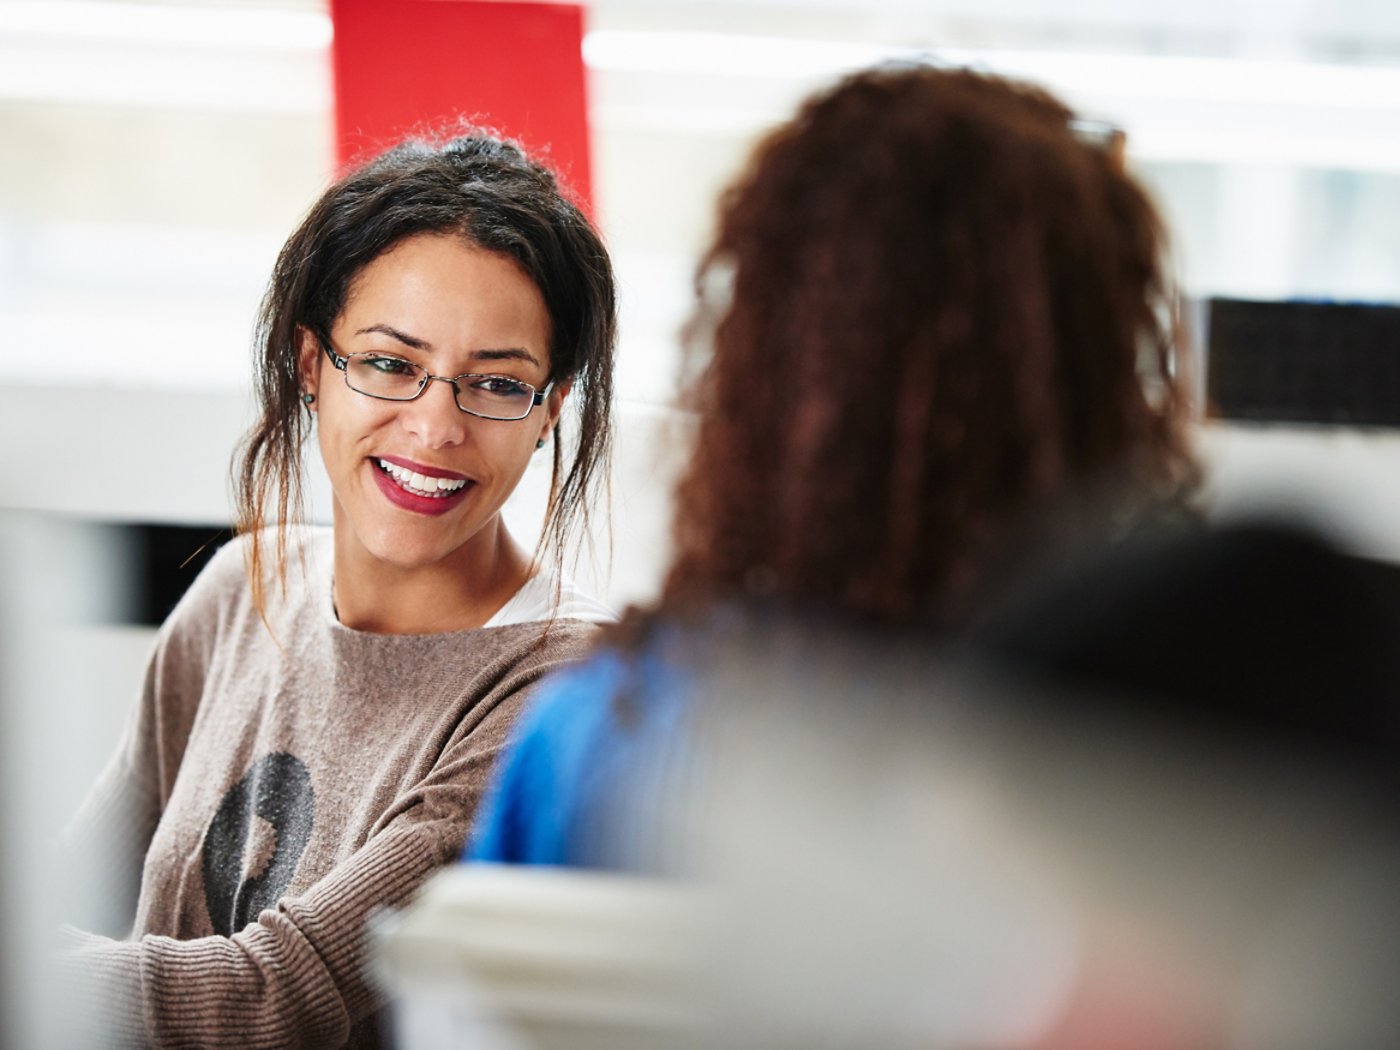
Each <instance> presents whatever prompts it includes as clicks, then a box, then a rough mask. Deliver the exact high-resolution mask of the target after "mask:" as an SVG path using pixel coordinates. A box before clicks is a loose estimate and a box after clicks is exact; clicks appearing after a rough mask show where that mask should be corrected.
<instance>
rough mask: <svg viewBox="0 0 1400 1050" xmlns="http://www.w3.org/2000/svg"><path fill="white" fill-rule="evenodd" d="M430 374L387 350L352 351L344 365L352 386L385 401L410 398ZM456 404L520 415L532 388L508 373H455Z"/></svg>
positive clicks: (495, 415) (483, 412) (478, 411)
mask: <svg viewBox="0 0 1400 1050" xmlns="http://www.w3.org/2000/svg"><path fill="white" fill-rule="evenodd" d="M430 378H441V379H445V378H446V377H432V376H430V375H429V373H428V372H427V371H426V370H424V369H422V368H420V367H419V366H418V365H415V364H414V363H413V362H412V361H405V360H404V359H403V358H401V357H394V356H392V355H389V354H352V355H351V356H350V358H349V359H348V360H347V362H346V365H345V381H346V382H347V383H349V384H350V388H351V389H352V390H356V391H358V392H359V393H361V394H368V395H369V396H370V397H378V398H383V399H385V400H387V401H411V400H413V399H414V398H415V397H417V396H418V395H419V393H420V392H421V391H422V389H423V387H424V386H426V385H427V383H428V381H429V379H430ZM453 385H454V386H455V388H456V395H457V407H458V408H460V409H461V410H462V411H463V412H471V413H473V414H474V415H479V416H485V417H487V418H488V419H523V418H525V417H526V416H528V415H529V414H530V409H531V408H533V407H534V402H535V388H534V387H532V386H531V385H530V384H529V383H524V382H521V381H520V380H518V379H512V378H510V377H509V376H496V375H465V376H460V377H457V381H456V382H455V383H454V384H453Z"/></svg>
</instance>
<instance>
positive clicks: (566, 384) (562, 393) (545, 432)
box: [539, 379, 574, 441]
mask: <svg viewBox="0 0 1400 1050" xmlns="http://www.w3.org/2000/svg"><path fill="white" fill-rule="evenodd" d="M573 388H574V381H573V380H572V379H565V380H562V381H561V382H558V383H555V384H554V386H553V388H552V389H551V390H550V391H549V396H547V397H546V398H545V399H544V410H545V411H544V419H545V423H544V426H543V427H541V428H540V438H539V439H540V440H541V441H548V440H549V435H550V433H551V432H552V431H553V430H554V427H555V424H557V423H558V422H559V413H560V412H562V411H563V410H564V399H565V398H566V397H568V396H569V391H570V390H572V389H573Z"/></svg>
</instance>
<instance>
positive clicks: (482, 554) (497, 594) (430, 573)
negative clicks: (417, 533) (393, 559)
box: [333, 518, 530, 634]
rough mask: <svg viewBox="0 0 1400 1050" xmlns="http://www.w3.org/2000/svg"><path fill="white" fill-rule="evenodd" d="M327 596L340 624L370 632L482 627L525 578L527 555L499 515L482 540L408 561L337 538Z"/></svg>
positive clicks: (394, 632)
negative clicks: (436, 557) (437, 558)
mask: <svg viewBox="0 0 1400 1050" xmlns="http://www.w3.org/2000/svg"><path fill="white" fill-rule="evenodd" d="M341 535H342V532H341V530H340V529H337V530H336V543H335V576H334V585H333V596H334V600H335V613H336V616H337V618H338V619H339V620H340V622H341V623H342V624H344V625H345V626H346V627H349V628H352V629H353V630H357V631H369V632H371V633H374V634H440V633H444V632H447V631H464V630H468V629H470V628H473V627H480V626H481V625H482V624H484V623H485V622H486V621H487V620H489V619H490V618H491V617H492V616H493V615H495V613H496V612H497V611H498V610H499V609H500V608H501V606H502V605H504V604H505V603H506V602H507V601H509V600H510V598H511V597H512V596H513V595H514V594H515V592H516V591H518V590H519V589H520V587H521V586H522V585H523V584H524V583H525V581H526V580H527V579H528V578H529V573H530V559H529V558H528V557H527V556H526V554H525V552H524V551H523V550H521V548H520V546H519V544H517V543H516V542H515V540H514V539H513V538H512V537H511V535H510V533H509V532H507V531H506V528H505V525H504V524H503V523H501V521H500V519H499V518H497V519H496V522H495V524H494V527H491V528H490V531H489V533H488V535H486V536H482V537H480V540H481V542H479V543H470V544H466V545H464V546H463V547H462V548H461V549H460V550H458V551H457V552H455V553H454V554H453V555H452V556H451V557H450V558H448V559H445V560H443V561H441V562H437V563H434V564H433V565H429V566H424V567H421V568H411V569H406V568H403V567H401V566H397V565H392V564H390V563H388V562H384V561H379V560H376V559H373V558H370V557H368V556H366V555H365V552H364V550H363V548H361V547H359V546H358V545H354V544H350V543H342V542H340V539H341Z"/></svg>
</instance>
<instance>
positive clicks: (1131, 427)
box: [660, 66, 1194, 623]
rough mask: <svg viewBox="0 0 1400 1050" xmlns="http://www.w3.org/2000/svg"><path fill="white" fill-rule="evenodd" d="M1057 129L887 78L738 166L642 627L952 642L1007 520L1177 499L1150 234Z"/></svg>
mask: <svg viewBox="0 0 1400 1050" xmlns="http://www.w3.org/2000/svg"><path fill="white" fill-rule="evenodd" d="M1073 124H1074V114H1073V113H1072V112H1071V111H1070V110H1069V109H1068V108H1066V107H1065V106H1064V105H1063V104H1061V103H1060V102H1059V101H1058V100H1056V99H1055V98H1053V97H1052V96H1050V95H1049V94H1047V93H1045V92H1044V91H1041V90H1039V89H1036V88H1034V87H1031V86H1028V85H1025V84H1020V83H1016V82H1013V81H1009V80H1005V79H1000V78H997V77H993V76H986V75H981V74H978V73H974V72H971V71H967V70H962V69H944V68H934V67H931V66H913V67H910V66H900V67H894V66H885V67H880V68H877V69H874V70H869V71H864V72H860V73H857V74H854V75H852V76H849V77H847V78H846V79H844V80H843V81H841V82H840V83H838V84H837V85H836V86H834V87H833V88H831V89H829V90H827V91H825V92H823V93H821V94H819V95H817V96H815V97H814V98H812V99H811V100H809V101H808V102H807V103H806V104H805V105H804V106H803V107H802V108H801V109H800V111H799V112H798V113H797V115H796V116H795V118H794V119H792V120H791V121H790V122H788V123H787V124H785V125H783V126H781V127H780V128H778V129H777V130H775V131H774V132H772V133H771V134H770V135H769V136H768V137H767V138H766V139H765V140H764V141H763V142H762V143H761V144H760V146H759V147H758V149H757V150H756V152H755V154H754V155H753V157H752V159H751V161H750V163H749V165H748V167H747V169H746V171H745V172H744V173H743V174H742V176H741V177H740V178H739V179H738V181H737V182H736V183H735V184H734V185H733V186H732V187H731V188H730V189H729V190H728V191H727V192H726V194H725V195H724V196H723V198H722V199H721V202H720V211H719V222H718V229H717V233H716V235H715V239H714V242H713V244H712V246H711V247H710V248H709V250H708V252H707V253H706V254H705V256H704V257H703V259H702V261H701V263H700V266H699V269H698V272H697V278H696V288H697V294H698V297H699V301H698V305H697V307H696V311H695V313H694V315H693V317H692V320H691V324H690V326H689V329H688V332H689V335H688V344H689V351H690V352H691V353H692V354H695V353H700V354H705V355H707V356H708V362H707V364H706V367H705V370H704V372H703V375H702V376H701V378H700V381H699V383H698V385H697V388H696V389H695V391H694V395H693V396H694V398H695V407H696V408H697V409H698V412H699V427H698V436H697V441H696V445H695V448H694V452H693V455H692V457H691V459H690V462H689V466H688V468H687V469H686V471H685V472H684V474H683V477H682V480H681V483H680V485H679V488H678V490H677V502H676V512H675V513H676V517H675V524H674V540H675V556H674V560H673V563H672V567H671V570H670V572H669V575H668V577H667V579H666V581H665V584H664V587H663V591H662V596H661V600H660V607H661V608H663V609H667V610H669V611H672V612H678V613H684V612H685V611H686V610H692V611H699V610H701V609H704V608H706V607H709V606H711V605H713V604H714V603H715V602H728V601H734V600H741V599H744V598H752V597H755V596H757V597H761V598H763V599H765V600H766V601H769V602H772V603H773V604H776V605H778V606H780V607H786V608H795V609H798V610H803V611H811V610H820V609H830V610H835V611H837V612H839V613H842V614H845V615H854V616H855V617H857V618H862V619H868V620H873V621H875V622H884V623H900V622H909V621H911V620H913V619H915V618H918V619H924V618H929V617H931V618H934V619H940V618H943V617H948V616H955V615H957V614H958V613H959V611H960V610H961V609H962V608H963V606H964V604H965V603H966V601H967V600H968V597H969V595H970V593H971V592H972V590H973V588H974V585H975V584H976V583H978V582H979V580H980V579H981V578H982V577H983V576H984V575H985V570H986V568H987V563H988V559H989V558H990V556H991V555H992V554H994V553H995V552H996V551H997V550H998V549H999V547H1000V546H1002V545H1003V544H1004V543H1005V542H1006V539H1007V536H1008V533H1009V532H1010V530H1011V529H1013V528H1015V527H1016V526H1017V525H1018V524H1019V523H1020V521H1021V520H1023V519H1024V518H1025V516H1026V514H1027V512H1030V511H1032V510H1034V509H1035V508H1037V507H1040V506H1042V505H1046V504H1048V503H1050V502H1052V501H1053V500H1054V499H1056V498H1057V497H1062V496H1064V495H1066V494H1067V493H1070V492H1071V491H1080V490H1084V489H1087V488H1088V487H1089V486H1093V487H1094V488H1095V489H1096V490H1102V489H1104V488H1111V490H1112V491H1113V493H1114V494H1115V497H1116V499H1117V500H1118V501H1119V503H1120V505H1121V504H1123V503H1131V504H1135V505H1138V506H1141V505H1143V503H1144V502H1145V501H1151V500H1154V499H1155V498H1156V497H1159V496H1162V495H1166V494H1170V493H1175V492H1179V491H1181V490H1182V488H1183V486H1184V485H1186V484H1187V483H1188V482H1189V480H1190V479H1192V478H1193V477H1194V468H1193V466H1192V461H1191V457H1190V455H1189V452H1188V449H1187V444H1186V440H1185V436H1184V433H1183V424H1184V407H1185V404H1186V399H1185V396H1184V390H1183V384H1182V381H1181V378H1180V376H1179V375H1178V374H1177V371H1176V370H1177V368H1178V363H1177V362H1178V356H1179V354H1178V352H1179V350H1180V342H1179V337H1178V331H1179V329H1178V326H1177V314H1178V309H1177V297H1176V294H1175V291H1174V289H1173V288H1172V287H1171V285H1170V284H1169V282H1168V280H1167V278H1166V275H1165V273H1164V270H1163V259H1162V257H1163V253H1164V243H1165V240H1164V238H1165V234H1164V229H1163V226H1162V223H1161V221H1160V219H1159V217H1158V214H1157V212H1156V210H1155V208H1154V207H1153V205H1152V203H1151V202H1150V201H1149V199H1148V197H1147V196H1146V194H1145V193H1144V191H1143V189H1142V188H1141V187H1140V186H1139V184H1138V183H1137V182H1136V181H1134V179H1133V178H1131V177H1130V176H1129V175H1128V174H1127V173H1126V172H1125V171H1124V170H1123V168H1122V164H1121V158H1115V156H1114V155H1113V153H1112V152H1111V151H1110V150H1107V149H1105V148H1103V146H1102V145H1101V144H1100V145H1096V144H1094V143H1091V142H1088V141H1086V138H1085V136H1083V135H1081V134H1077V133H1076V131H1075V128H1074V126H1073Z"/></svg>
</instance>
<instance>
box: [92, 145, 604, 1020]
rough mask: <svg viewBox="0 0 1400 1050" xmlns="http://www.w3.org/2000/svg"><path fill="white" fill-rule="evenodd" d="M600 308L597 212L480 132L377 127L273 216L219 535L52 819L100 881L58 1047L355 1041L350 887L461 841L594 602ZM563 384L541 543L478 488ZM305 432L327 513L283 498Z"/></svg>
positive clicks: (412, 881) (580, 639)
mask: <svg viewBox="0 0 1400 1050" xmlns="http://www.w3.org/2000/svg"><path fill="white" fill-rule="evenodd" d="M614 331H615V308H614V291H613V279H612V271H611V267H610V264H609V261H608V257H607V253H606V251H605V249H604V248H603V245H602V243H601V241H600V239H599V238H598V235H597V233H596V232H595V231H594V230H593V228H592V227H591V225H590V224H589V223H588V221H587V219H586V218H584V216H583V215H582V214H581V213H580V212H579V211H578V209H577V208H576V207H575V206H574V205H573V204H572V203H571V202H570V201H569V200H568V199H567V198H566V197H565V196H564V195H563V194H562V193H561V191H560V190H559V188H558V186H557V185H556V183H555V181H554V178H553V177H552V176H551V175H550V174H549V173H548V172H547V171H546V170H545V169H543V168H542V167H540V166H539V165H537V164H535V163H534V162H532V161H531V160H529V159H528V158H527V157H526V156H525V155H524V154H523V153H522V152H521V151H520V150H519V149H518V148H517V147H516V146H515V145H513V144H511V143H508V142H503V141H501V140H499V139H496V138H494V137H491V136H488V135H484V134H470V135H466V136H463V137H459V138H455V139H452V140H450V141H447V142H445V143H440V144H429V143H421V142H410V143H406V144H404V145H401V146H399V147H397V148H396V149H394V150H391V151H390V152H389V153H387V154H385V155H384V156H382V157H380V158H378V159H376V160H374V161H372V162H371V163H369V164H368V165H367V166H365V167H363V168H361V169H359V170H357V171H353V172H351V173H350V174H348V175H346V176H345V177H344V178H343V179H341V180H340V181H339V182H337V183H336V184H335V185H333V186H332V187H331V188H330V189H329V190H327V191H326V193H325V194H324V195H323V196H322V198H321V199H320V200H319V201H318V202H317V204H316V205H315V206H314V207H313V208H312V210H311V211H310V213H309V214H308V215H307V218H306V219H305V221H304V222H303V223H302V225H301V226H300V228H298V230H297V231H296V232H295V233H293V235H292V236H291V238H290V239H289V240H288V242H287V244H286V246H285V247H284V248H283V250H282V253H281V255H280V256H279V258H278V262H277V266H276V269H275V271H274V273H273V277H272V281H271V283H270V286H269V289H268V293H267V296H266V298H265V300H264V303H263V309H262V316H261V324H260V333H261V347H260V351H259V356H258V360H257V370H258V371H257V388H258V393H259V400H260V405H261V414H260V418H259V420H258V422H257V423H256V425H255V426H254V427H253V429H252V431H251V432H250V434H249V436H248V439H247V442H246V444H245V447H244V448H243V450H242V453H241V456H240V458H239V461H238V471H237V478H238V483H239V488H238V498H239V511H240V525H241V529H240V531H241V533H242V535H241V537H240V539H239V540H238V541H236V542H235V543H232V544H230V545H228V547H226V548H225V549H224V550H223V551H221V552H220V553H219V555H218V556H216V557H215V559H214V560H213V561H212V562H211V563H210V565H209V567H208V568H207V569H206V570H205V571H204V572H203V573H202V574H201V575H200V577H199V579H198V580H196V582H195V584H194V585H193V586H192V587H191V588H190V590H189V592H188V593H187V595H186V596H185V598H184V599H183V600H182V601H181V602H180V604H179V606H177V608H176V609H175V611H174V612H173V613H172V614H171V616H170V618H169V620H167V621H166V623H165V625H164V626H163V627H162V629H161V631H160V634H159V636H158V638H157V642H156V647H155V652H154V654H153V656H152V658H151V662H150V665H149V668H148V671H147V676H146V681H145V686H144V689H143V691H142V694H141V697H140V701H139V703H138V705H137V708H136V711H135V713H134V715H133V717H132V719H131V721H130V723H129V727H128V731H127V733H126V736H125V739H124V741H123V743H122V745H121V747H120V749H119V751H118V754H117V755H116V756H115V757H114V758H113V760H112V762H111V763H110V765H109V767H108V769H107V770H106V772H105V773H104V774H103V776H102V778H101V780H100V781H99V782H98V784H97V785H96V787H95V788H94V789H93V791H92V793H91V795H90V796H89V798H88V800H87V802H86V803H85V804H84V807H83V809H82V810H81V811H80V813H79V815H78V816H77V818H75V820H74V822H73V823H72V825H71V826H70V827H69V828H68V829H67V832H66V840H67V844H68V846H69V848H70V849H71V850H72V851H73V853H74V855H75V856H74V862H75V864H81V865H83V869H82V870H86V871H91V872H101V873H102V882H103V884H104V887H115V891H114V892H113V894H112V896H113V900H111V901H110V902H107V903H109V904H110V905H111V907H110V908H109V909H108V914H107V915H105V916H103V917H102V920H101V921H98V920H93V921H89V922H85V923H84V926H85V928H84V929H79V928H77V927H76V926H75V927H72V928H69V929H68V930H67V931H66V935H67V936H68V938H70V940H71V942H72V943H71V946H70V948H69V949H68V950H67V951H66V953H65V963H66V965H67V966H68V967H69V968H70V970H71V978H72V989H73V994H74V996H76V997H77V998H78V1000H79V1001H80V1002H81V1003H82V1004H83V1009H81V1010H78V1011H74V1015H75V1016H76V1017H80V1018H82V1022H81V1023H82V1024H83V1025H84V1026H85V1028H84V1030H83V1031H82V1032H79V1033H74V1045H96V1044H99V1043H108V1042H111V1043H117V1044H120V1045H127V1044H139V1045H150V1046H175V1045H181V1046H184V1045H200V1046H219V1045H229V1046H240V1047H253V1046H288V1045H298V1046H342V1045H352V1046H372V1045H377V1043H378V1042H379V1037H378V1026H377V1020H376V1016H375V1014H376V1008H377V1005H378V1000H377V995H376V991H375V989H374V987H373V985H372V983H371V982H370V980H369V978H368V976H367V974H366V973H365V969H364V962H365V958H364V930H365V921H366V917H367V916H368V914H369V912H370V911H371V910H373V909H375V908H377V907H381V906H394V905H397V904H400V903H402V902H403V901H404V900H405V899H406V898H407V896H408V895H409V894H410V893H412V892H413V890H414V889H416V888H417V886H418V885H419V883H421V881H422V880H423V879H424V878H425V877H426V875H427V874H428V873H429V872H430V871H432V870H433V869H434V868H436V867H437V866H439V865H441V864H443V863H444V862H446V861H447V860H449V859H450V858H451V857H452V856H453V855H454V854H455V853H456V852H457V851H458V850H460V848H461V845H462V841H463V839H464V838H465V835H466V829H467V827H468V825H469V822H470V820H471V817H472V814H473V811H474V809H475V807H476V802H477V799H478V797H479V796H480V795H481V793H482V791H483V789H484V786H485V779H486V776H487V774H488V772H489V770H490V768H491V766H492V763H493V761H494V758H495V756H496V754H497V752H498V751H499V750H500V749H501V747H502V746H503V744H504V741H505V738H506V734H507V732H508V730H509V728H510V726H511V723H512V721H513V719H514V716H515V714H516V713H517V711H518V710H519V709H520V707H521V704H522V700H523V697H524V695H525V694H526V692H527V691H528V690H529V689H530V687H532V686H533V684H534V683H535V681H536V680H537V679H539V678H540V677H541V676H542V675H544V674H545V673H547V672H548V671H549V670H551V669H552V668H555V667H557V666H559V665H560V664H561V663H563V662H565V661H567V660H570V659H572V658H574V657H576V656H578V655H580V654H581V652H582V650H583V649H584V647H585V646H586V645H587V644H588V643H589V641H590V640H591V636H592V634H593V632H594V630H595V627H596V624H597V622H599V621H602V620H606V619H609V618H610V617H611V614H610V612H609V611H608V610H607V609H606V608H605V607H603V606H602V605H601V604H599V603H598V602H596V601H594V600H592V599H591V598H589V597H588V596H587V595H585V594H582V593H581V592H579V591H578V590H577V589H576V588H575V587H574V586H573V585H572V584H571V582H570V581H569V580H568V579H567V578H566V577H565V576H564V574H563V573H562V569H561V567H560V557H561V556H562V551H563V549H564V546H565V543H566V541H567V538H568V536H569V534H570V531H571V529H572V528H573V527H574V526H575V525H577V524H579V523H584V524H586V520H587V510H588V505H589V498H590V495H591V490H592V486H593V480H594V478H595V477H596V476H598V475H599V474H600V473H601V472H602V470H603V469H604V468H605V466H606V457H607V450H608V441H609V419H610V400H611V369H612V346H613V338H614ZM569 398H573V399H575V401H576V402H577V403H578V406H579V410H578V412H577V416H578V418H579V420H580V431H579V433H578V434H577V435H576V436H574V437H572V438H571V440H569V441H567V442H561V441H559V440H554V441H553V442H552V446H553V447H552V453H551V454H552V457H553V461H554V478H553V484H552V486H551V491H552V499H551V502H550V506H549V508H548V510H547V512H546V525H545V533H546V535H545V540H546V547H547V548H548V549H550V550H551V551H552V553H553V554H554V555H555V557H554V560H553V561H552V563H548V564H547V563H546V562H545V560H544V559H542V558H541V557H540V556H539V555H538V554H536V553H532V552H530V551H528V550H526V549H525V548H524V547H522V546H521V545H520V544H519V543H518V542H517V541H516V540H515V539H514V538H513V537H512V536H511V535H510V534H509V533H508V531H507V530H506V527H505V524H504V522H503V521H502V517H501V507H502V505H503V504H504V503H505V501H506V499H507V498H508V497H509V496H510V494H511V492H512V491H513V490H514V489H515V487H516V485H517V483H518V482H519V480H520V477H521V475H522V474H523V473H524V471H525V468H526V466H527V465H528V463H529V462H530V459H531V457H532V456H534V455H535V454H536V453H537V452H538V451H539V450H540V449H541V448H543V447H544V446H545V445H546V444H548V443H550V439H551V437H552V436H554V435H557V433H558V430H559V428H560V423H561V414H562V410H563V407H564V405H565V402H566V399H569ZM313 433H314V436H315V441H316V444H317V446H318V449H319V452H320V455H321V458H322V460H323V462H324V464H325V467H326V472H327V474H328V476H329V478H330V483H331V491H332V494H333V498H334V502H333V517H332V526H331V528H329V529H325V528H311V527H308V526H306V525H304V524H301V518H302V514H301V490H302V473H301V471H302V464H301V453H302V449H303V447H304V445H305V444H306V441H307V439H308V438H309V437H310V436H312V434H313ZM565 448H568V449H570V450H571V451H570V452H569V454H568V455H567V456H566V454H565V451H564V449H565ZM97 929H106V930H108V931H109V932H111V933H114V934H116V935H117V936H118V938H119V939H113V938H110V937H107V936H103V935H101V934H100V933H98V932H91V931H95V930H97ZM87 1025H91V1027H92V1030H91V1031H88V1030H87V1029H86V1026H87Z"/></svg>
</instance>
